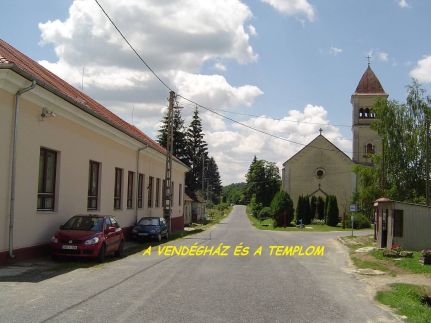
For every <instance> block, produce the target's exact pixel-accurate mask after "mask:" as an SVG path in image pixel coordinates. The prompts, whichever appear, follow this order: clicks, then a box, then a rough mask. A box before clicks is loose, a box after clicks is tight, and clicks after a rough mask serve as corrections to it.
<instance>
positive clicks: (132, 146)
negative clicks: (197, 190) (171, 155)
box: [0, 40, 188, 261]
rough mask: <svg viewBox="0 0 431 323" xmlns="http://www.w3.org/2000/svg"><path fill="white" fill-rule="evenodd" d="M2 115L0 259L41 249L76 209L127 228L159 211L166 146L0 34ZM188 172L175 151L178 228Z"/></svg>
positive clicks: (175, 218)
mask: <svg viewBox="0 0 431 323" xmlns="http://www.w3.org/2000/svg"><path fill="white" fill-rule="evenodd" d="M32 83H33V85H34V88H31V87H29V86H30V85H31V84H32ZM23 89H27V90H28V91H27V92H25V93H23V94H22V95H20V91H23ZM0 116H1V117H0V149H1V154H0V261H1V259H5V258H6V257H7V254H8V253H10V254H14V255H16V256H18V257H20V256H22V255H24V254H26V253H34V252H35V251H37V250H41V249H43V247H44V246H46V244H47V243H48V242H49V240H50V238H51V236H52V234H53V233H54V232H55V231H56V230H57V229H58V227H59V225H61V224H63V223H64V222H65V221H66V220H67V219H69V218H70V217H71V216H73V215H75V214H83V213H84V214H86V213H96V214H110V215H114V216H116V218H117V219H118V221H119V223H120V225H121V226H122V227H125V228H128V227H130V226H132V225H133V224H134V223H135V222H136V220H137V219H139V218H141V217H144V216H163V207H162V204H163V193H162V191H163V186H164V183H163V179H164V176H165V153H166V151H165V149H164V148H163V147H161V146H160V145H158V144H157V143H156V142H155V141H154V140H152V139H150V138H149V137H148V136H147V135H146V134H144V133H143V132H142V131H140V130H139V129H138V128H136V127H134V126H132V125H130V124H128V123H127V122H125V121H124V120H122V119H120V118H119V117H118V116H117V115H115V114H114V113H112V112H111V111H109V110H108V109H107V108H105V107H104V106H102V105H101V104H99V103H98V102H96V101H95V100H93V99H92V98H90V97H89V96H87V95H86V94H84V93H82V92H80V91H79V90H77V89H76V88H74V87H73V86H71V85H70V84H68V83H66V82H65V81H64V80H62V79H60V78H59V77H57V76H56V75H54V74H53V73H51V72H50V71H48V70H47V69H45V68H44V67H42V66H41V65H39V64H38V63H36V62H35V61H33V60H32V59H30V58H29V57H27V56H25V55H24V54H22V53H21V52H19V51H18V50H16V49H15V48H13V47H12V46H10V45H9V44H7V43H6V42H4V41H2V40H0ZM14 133H15V134H16V136H15V137H14ZM14 138H15V139H16V146H15V147H16V150H15V151H16V153H15V157H14V154H13V147H14V145H13V142H14ZM14 166H15V170H16V172H15V173H13V167H14ZM187 171H188V167H187V166H186V165H184V164H183V163H181V162H180V161H179V160H178V159H174V161H173V174H172V185H173V192H174V196H173V208H172V217H171V229H172V231H177V230H182V229H183V226H184V218H183V205H182V199H183V196H184V193H183V191H184V177H185V176H184V175H185V173H186V172H187ZM13 193H15V195H13Z"/></svg>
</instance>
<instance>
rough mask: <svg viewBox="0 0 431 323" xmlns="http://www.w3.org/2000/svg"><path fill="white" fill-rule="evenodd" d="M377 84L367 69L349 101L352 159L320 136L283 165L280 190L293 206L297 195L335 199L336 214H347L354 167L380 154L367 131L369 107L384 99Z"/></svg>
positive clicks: (375, 137) (377, 143) (377, 141)
mask: <svg viewBox="0 0 431 323" xmlns="http://www.w3.org/2000/svg"><path fill="white" fill-rule="evenodd" d="M387 97H388V94H387V93H385V91H384V90H383V87H382V85H381V84H380V81H379V80H378V78H377V76H376V75H375V74H374V72H373V71H372V69H371V67H370V66H369V65H368V67H367V69H366V70H365V72H364V74H363V75H362V77H361V80H360V81H359V84H358V86H357V88H356V90H355V93H353V95H352V97H351V104H352V131H353V147H352V148H353V149H352V151H353V154H352V159H350V157H349V156H347V155H346V154H345V153H344V152H342V151H341V150H339V149H338V148H337V147H336V146H335V145H334V144H332V143H331V142H330V141H329V140H328V139H327V138H326V137H325V136H324V135H322V133H320V134H319V135H318V136H317V137H316V138H315V139H313V140H312V141H311V142H310V143H309V144H308V145H307V146H305V147H304V148H303V149H301V150H300V151H299V152H298V153H296V154H295V155H294V156H293V157H291V158H290V159H289V160H287V161H286V162H284V163H283V169H282V189H283V190H284V191H286V192H287V193H289V195H290V196H291V198H292V200H293V203H294V204H295V205H296V203H297V201H298V197H299V196H300V195H309V196H313V195H315V196H322V197H325V196H326V195H335V196H336V197H337V201H338V207H339V209H340V212H341V213H342V212H344V211H347V210H348V208H349V204H350V201H351V198H352V193H353V192H354V191H355V190H356V176H355V174H354V173H353V165H354V164H362V165H369V166H371V156H372V155H373V154H374V153H381V140H380V138H379V136H378V134H377V133H376V132H375V131H374V130H373V129H371V127H370V125H371V122H372V121H373V120H374V118H375V113H374V112H373V109H372V107H373V104H374V103H375V102H376V100H377V99H378V98H387Z"/></svg>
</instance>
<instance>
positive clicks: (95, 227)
mask: <svg viewBox="0 0 431 323" xmlns="http://www.w3.org/2000/svg"><path fill="white" fill-rule="evenodd" d="M50 246H51V250H52V256H53V257H54V258H55V257H58V256H72V257H95V258H98V259H99V260H100V261H104V260H105V256H106V255H108V254H112V253H114V254H115V255H116V256H118V257H121V256H122V253H123V248H124V234H123V230H122V229H121V227H120V225H119V224H118V222H117V220H116V219H115V218H114V217H113V216H107V215H92V214H91V215H75V216H73V217H72V218H70V219H69V221H67V222H66V223H65V224H64V225H62V226H60V230H58V231H57V232H56V233H55V234H54V236H53V237H52V238H51V243H50Z"/></svg>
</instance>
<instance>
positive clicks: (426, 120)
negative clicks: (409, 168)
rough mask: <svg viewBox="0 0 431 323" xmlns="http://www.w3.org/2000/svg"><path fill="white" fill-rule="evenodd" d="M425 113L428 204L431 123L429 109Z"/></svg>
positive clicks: (426, 193)
mask: <svg viewBox="0 0 431 323" xmlns="http://www.w3.org/2000/svg"><path fill="white" fill-rule="evenodd" d="M426 112H427V113H425V126H426V150H425V154H426V156H425V158H426V163H425V173H426V174H425V175H426V181H425V185H426V186H425V196H426V204H427V206H429V205H430V189H429V180H430V163H429V141H430V140H429V138H430V125H429V118H428V111H426Z"/></svg>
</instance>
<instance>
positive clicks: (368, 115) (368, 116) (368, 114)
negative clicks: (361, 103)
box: [365, 108, 370, 118]
mask: <svg viewBox="0 0 431 323" xmlns="http://www.w3.org/2000/svg"><path fill="white" fill-rule="evenodd" d="M365 118H370V109H368V108H366V109H365Z"/></svg>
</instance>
